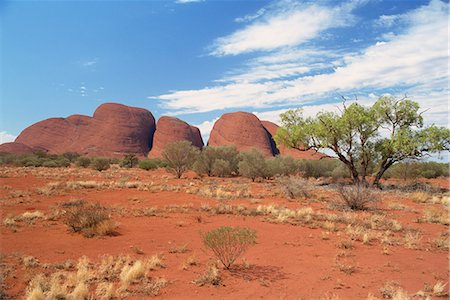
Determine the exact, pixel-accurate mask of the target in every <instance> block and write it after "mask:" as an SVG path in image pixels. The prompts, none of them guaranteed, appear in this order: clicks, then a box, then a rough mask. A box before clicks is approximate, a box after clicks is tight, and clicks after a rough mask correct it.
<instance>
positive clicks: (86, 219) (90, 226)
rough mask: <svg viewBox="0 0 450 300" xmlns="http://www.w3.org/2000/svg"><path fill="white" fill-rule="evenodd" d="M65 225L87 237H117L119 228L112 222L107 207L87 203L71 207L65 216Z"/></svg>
mask: <svg viewBox="0 0 450 300" xmlns="http://www.w3.org/2000/svg"><path fill="white" fill-rule="evenodd" d="M64 224H66V225H67V226H68V227H69V228H70V229H71V230H72V231H73V232H79V233H81V234H83V235H84V236H85V237H94V236H102V235H115V234H116V231H115V229H116V228H117V223H116V222H114V221H113V220H111V218H110V216H109V214H108V210H107V209H106V207H103V206H101V205H100V204H91V203H86V202H80V203H78V204H77V205H76V206H69V207H68V209H67V211H66V213H65V215H64Z"/></svg>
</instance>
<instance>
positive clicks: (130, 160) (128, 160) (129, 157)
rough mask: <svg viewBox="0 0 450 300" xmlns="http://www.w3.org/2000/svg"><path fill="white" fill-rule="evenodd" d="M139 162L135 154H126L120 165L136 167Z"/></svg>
mask: <svg viewBox="0 0 450 300" xmlns="http://www.w3.org/2000/svg"><path fill="white" fill-rule="evenodd" d="M138 163H139V159H138V158H137V156H136V155H135V154H132V153H130V154H126V155H125V157H124V158H123V159H122V161H121V162H120V166H121V167H123V168H134V167H135V166H137V165H138Z"/></svg>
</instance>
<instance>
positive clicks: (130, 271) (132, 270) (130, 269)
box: [119, 260, 147, 285]
mask: <svg viewBox="0 0 450 300" xmlns="http://www.w3.org/2000/svg"><path fill="white" fill-rule="evenodd" d="M146 271H147V270H146V268H145V265H144V263H143V262H142V261H140V260H137V261H135V262H134V264H133V265H126V266H124V267H123V269H122V271H121V273H120V276H119V277H120V282H121V283H122V284H123V285H128V284H131V283H133V282H135V281H137V280H138V279H141V278H143V277H144V275H145V273H146Z"/></svg>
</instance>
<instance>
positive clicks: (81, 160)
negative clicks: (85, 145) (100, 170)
mask: <svg viewBox="0 0 450 300" xmlns="http://www.w3.org/2000/svg"><path fill="white" fill-rule="evenodd" d="M75 164H76V165H77V166H79V167H83V168H87V167H89V166H90V165H91V159H90V158H89V157H85V156H80V157H78V158H77V160H76V161H75Z"/></svg>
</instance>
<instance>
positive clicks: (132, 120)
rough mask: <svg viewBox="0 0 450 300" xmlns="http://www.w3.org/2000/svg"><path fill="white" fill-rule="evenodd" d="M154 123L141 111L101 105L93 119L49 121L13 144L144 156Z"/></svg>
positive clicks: (54, 150) (75, 117) (57, 151)
mask: <svg viewBox="0 0 450 300" xmlns="http://www.w3.org/2000/svg"><path fill="white" fill-rule="evenodd" d="M154 131H155V119H154V117H153V115H152V114H151V112H149V111H148V110H145V109H142V108H136V107H129V106H125V105H122V104H116V103H105V104H102V105H100V106H99V107H98V108H97V109H96V111H95V113H94V116H93V117H88V116H82V115H73V116H70V117H67V118H50V119H46V120H44V121H40V122H38V123H35V124H33V125H31V126H30V127H28V128H26V129H25V130H23V131H22V132H21V133H20V135H19V136H18V137H17V139H16V142H18V143H22V144H24V145H26V146H29V147H31V148H33V149H36V150H43V151H47V152H48V153H55V154H60V153H64V152H69V151H70V152H78V153H80V154H82V155H86V156H109V157H123V155H124V154H126V153H135V154H137V155H139V156H145V155H146V154H147V153H148V151H149V150H150V148H151V143H152V140H153V134H154Z"/></svg>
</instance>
